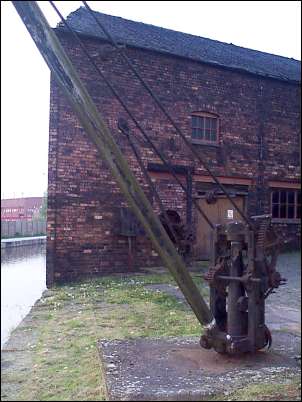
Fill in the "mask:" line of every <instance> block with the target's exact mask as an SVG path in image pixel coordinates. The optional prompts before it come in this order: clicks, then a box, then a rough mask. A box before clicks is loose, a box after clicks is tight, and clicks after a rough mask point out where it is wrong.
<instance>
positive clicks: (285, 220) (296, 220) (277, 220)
mask: <svg viewBox="0 0 302 402" xmlns="http://www.w3.org/2000/svg"><path fill="white" fill-rule="evenodd" d="M281 191H284V192H285V193H286V200H285V202H284V203H282V202H281V199H280V197H281ZM299 191H300V197H301V189H299V188H272V189H271V195H270V211H271V214H272V222H273V223H299V222H300V221H301V217H297V215H298V206H299V205H300V208H301V204H298V193H299ZM275 192H278V193H279V198H278V202H273V194H274V193H275ZM289 192H293V193H294V202H293V203H289V202H288V198H289V197H288V193H289ZM273 205H278V209H279V211H278V212H279V213H278V215H279V217H278V218H274V217H273ZM282 205H284V206H285V208H286V217H285V218H281V217H280V215H281V213H280V209H281V206H282ZM289 205H293V207H294V217H293V218H288V210H289ZM300 214H301V212H300Z"/></svg>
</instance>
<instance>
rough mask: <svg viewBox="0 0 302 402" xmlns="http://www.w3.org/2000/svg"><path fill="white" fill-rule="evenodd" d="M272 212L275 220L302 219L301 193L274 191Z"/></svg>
mask: <svg viewBox="0 0 302 402" xmlns="http://www.w3.org/2000/svg"><path fill="white" fill-rule="evenodd" d="M271 212H272V218H273V219H300V218H301V191H300V190H273V191H272V203H271Z"/></svg>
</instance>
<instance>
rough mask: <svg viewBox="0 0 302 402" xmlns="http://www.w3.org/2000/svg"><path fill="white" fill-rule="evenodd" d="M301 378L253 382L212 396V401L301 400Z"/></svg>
mask: <svg viewBox="0 0 302 402" xmlns="http://www.w3.org/2000/svg"><path fill="white" fill-rule="evenodd" d="M300 400H301V378H300V377H299V376H296V377H294V378H291V379H287V380H286V381H284V379H279V382H278V381H276V382H275V383H271V384H253V385H248V386H246V387H245V388H243V389H239V390H238V391H235V392H232V393H229V394H228V395H219V396H215V397H213V398H211V401H300Z"/></svg>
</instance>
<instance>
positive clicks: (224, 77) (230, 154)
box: [47, 37, 300, 285]
mask: <svg viewBox="0 0 302 402" xmlns="http://www.w3.org/2000/svg"><path fill="white" fill-rule="evenodd" d="M61 40H62V41H63V44H64V46H65V48H66V50H67V52H68V54H69V56H70V57H71V59H72V61H73V62H74V64H75V66H76V67H77V69H78V72H79V74H80V77H81V78H82V80H83V81H84V82H85V84H86V86H87V89H88V91H89V92H90V94H91V96H92V98H93V99H94V101H95V102H96V104H97V106H98V108H99V110H100V112H101V114H102V116H104V118H105V121H106V122H107V124H108V126H109V128H110V130H111V132H112V134H113V136H114V138H115V139H116V141H117V143H118V144H119V145H120V147H121V148H122V150H123V153H124V154H125V155H126V156H127V158H128V161H129V163H130V165H131V167H132V169H133V170H134V171H135V172H136V175H137V177H138V178H139V181H140V183H141V184H142V185H143V186H144V188H145V189H146V191H147V192H148V186H147V185H146V183H145V181H144V179H143V177H142V174H141V172H140V169H139V167H138V165H137V163H136V161H135V159H134V157H133V156H132V154H131V151H130V147H129V145H128V144H127V140H126V138H124V137H122V135H121V134H120V133H119V132H118V129H117V120H118V118H121V117H122V118H124V119H126V120H127V122H128V123H129V126H130V129H131V132H132V133H133V134H135V135H138V136H139V137H140V138H142V137H141V136H140V134H139V132H138V130H137V129H135V127H134V125H133V123H132V122H131V120H130V118H129V117H128V116H127V114H126V112H125V111H124V110H123V109H122V106H121V105H120V104H119V102H118V100H117V99H116V98H115V97H114V96H113V95H112V93H111V92H110V90H109V89H108V87H107V86H106V84H105V83H104V82H103V81H102V79H101V78H100V77H99V76H98V75H97V73H96V72H95V70H94V68H93V66H92V65H91V64H90V63H89V62H88V61H87V60H86V58H85V56H83V54H82V53H81V50H80V49H79V48H78V47H77V46H75V45H74V43H73V41H72V40H71V39H68V38H67V37H64V38H63V37H61ZM86 44H87V46H88V50H89V53H90V54H91V55H93V57H94V60H95V61H96V62H97V64H98V66H99V67H101V68H102V70H103V71H104V74H105V75H106V77H107V78H109V79H110V80H111V82H112V83H113V84H114V87H115V88H116V89H117V90H118V92H119V94H120V95H121V96H122V97H123V99H124V100H125V102H126V104H127V106H128V107H129V108H130V109H131V111H132V112H133V113H134V115H135V117H136V119H137V120H138V121H139V122H140V123H141V125H142V126H143V127H144V129H145V130H146V131H147V133H148V135H149V136H150V138H151V139H152V140H153V141H154V142H155V143H156V145H157V146H158V147H159V148H160V149H161V150H162V151H164V152H165V154H166V155H167V156H168V157H170V161H171V162H172V163H173V164H176V165H177V164H178V165H187V166H192V167H194V171H195V174H203V175H204V174H205V173H206V172H205V170H204V168H203V167H202V166H200V163H199V162H198V161H196V160H193V158H192V156H191V154H190V152H189V151H188V149H187V148H186V146H185V145H184V144H183V142H182V141H181V139H180V138H179V137H178V136H177V135H176V134H175V132H174V130H173V128H172V127H171V125H170V124H169V122H168V121H167V119H166V118H165V117H164V116H163V115H162V113H161V112H160V111H159V109H158V108H157V107H156V106H155V104H154V102H153V101H152V100H151V98H150V96H149V95H148V94H147V93H146V91H145V90H143V88H142V87H141V84H140V83H139V82H138V81H137V79H136V78H135V77H133V74H132V73H131V72H129V69H128V68H127V66H126V65H125V64H124V63H123V62H122V61H121V59H120V56H118V54H117V52H116V51H115V50H113V49H112V48H111V47H110V46H109V45H108V44H106V43H101V42H99V41H96V40H92V39H87V40H86ZM127 53H128V55H129V57H130V59H131V60H132V61H133V63H134V64H135V65H136V66H137V68H138V69H139V71H140V73H141V74H142V76H143V78H144V79H145V80H146V81H147V82H148V83H149V84H150V86H151V87H152V89H153V90H154V92H155V93H156V94H157V96H158V97H159V98H160V100H161V102H162V103H163V105H164V106H165V107H166V109H167V110H168V111H169V113H170V114H171V115H172V117H173V119H174V120H175V121H176V123H177V124H178V125H179V127H180V128H181V130H182V131H183V133H184V134H185V135H186V136H187V138H190V135H191V120H190V116H191V113H192V112H194V111H210V112H214V113H217V114H218V115H219V119H220V136H219V146H218V147H211V146H198V145H196V149H198V150H200V152H202V153H203V154H204V155H205V157H206V160H207V161H208V163H209V164H210V166H211V168H212V170H213V172H214V173H215V174H216V175H218V176H228V177H230V176H232V177H241V178H242V177H243V178H248V179H252V186H251V187H250V188H249V192H250V194H249V198H248V210H249V213H263V212H269V196H268V191H267V189H268V185H267V182H268V180H284V181H297V180H298V179H299V174H300V170H299V168H298V165H299V153H298V152H299V151H298V149H299V148H298V146H299V144H298V140H299V116H300V114H299V110H300V109H299V87H298V86H295V85H292V84H288V83H286V82H282V81H277V80H271V79H265V78H261V77H257V76H253V75H250V74H243V73H237V72H234V71H229V70H226V69H223V68H214V67H211V66H207V65H205V64H202V63H197V62H193V61H190V60H186V59H181V58H177V57H173V56H169V55H163V54H158V53H154V52H150V51H143V50H138V49H127ZM260 137H261V138H260ZM260 139H261V140H262V143H263V149H262V152H263V160H262V161H261V160H260V159H259V155H260V146H259V143H260ZM138 143H139V144H140V152H141V155H142V157H143V159H144V161H145V163H146V164H147V162H155V163H160V160H159V159H158V158H157V157H156V156H154V154H153V152H152V150H151V149H150V148H149V147H148V146H146V144H145V143H144V142H143V141H142V140H140V141H139V142H138ZM289 161H290V163H289ZM195 187H196V186H195V184H194V183H193V194H194V191H196V188H195ZM157 188H158V190H159V193H160V195H161V198H162V199H163V202H164V204H165V205H167V207H169V208H173V209H177V210H178V211H179V212H180V213H181V215H182V217H183V218H185V213H186V205H185V199H186V198H185V195H184V194H182V192H181V190H180V188H179V186H177V185H176V184H174V181H170V183H168V185H167V182H165V181H163V182H162V184H161V183H159V182H158V181H157ZM176 194H177V197H176ZM260 201H261V204H260ZM121 206H126V203H125V200H124V197H123V195H122V194H121V193H120V191H119V189H118V187H117V185H116V183H115V181H114V179H113V178H112V177H111V175H110V173H109V172H108V170H107V167H106V164H105V163H104V162H103V161H101V160H100V157H99V156H98V154H97V151H96V149H95V147H94V146H93V144H92V143H91V142H90V140H89V139H88V138H87V136H86V134H85V132H84V130H83V129H82V127H81V125H80V124H79V122H78V120H77V118H76V117H75V115H74V113H73V112H72V111H71V108H70V107H69V106H68V104H67V101H66V100H65V98H64V96H63V95H62V94H61V92H60V90H59V89H58V88H57V85H56V84H55V83H54V82H53V81H52V82H51V97H50V139H49V188H48V242H47V249H48V253H47V282H48V285H51V284H52V283H53V282H61V281H66V280H72V279H76V278H78V277H81V276H83V275H88V276H90V275H92V274H98V273H109V272H119V271H127V270H128V240H127V238H126V237H123V236H120V235H119V234H118V227H119V225H118V222H119V209H120V207H121ZM154 206H155V204H154ZM291 228H292V229H291ZM289 230H293V231H294V232H296V231H297V225H292V226H291V227H290V229H289ZM134 249H135V261H136V267H140V266H147V265H150V264H154V263H158V260H157V258H156V257H155V256H154V255H152V253H151V246H150V243H149V241H148V240H147V239H146V238H145V236H142V235H141V236H138V237H137V239H136V244H135V246H134Z"/></svg>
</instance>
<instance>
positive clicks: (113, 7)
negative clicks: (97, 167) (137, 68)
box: [1, 1, 301, 198]
mask: <svg viewBox="0 0 302 402" xmlns="http://www.w3.org/2000/svg"><path fill="white" fill-rule="evenodd" d="M38 3H39V5H40V7H41V8H42V10H43V12H44V13H45V16H46V17H47V19H48V21H49V22H50V24H51V25H52V26H55V24H56V23H57V22H58V18H57V17H56V15H54V12H53V10H52V8H51V7H50V6H49V4H48V2H46V1H43V2H41V1H39V2H38ZM56 4H57V6H58V8H59V9H60V10H61V12H62V13H63V15H64V16H66V15H68V14H69V13H70V12H71V11H74V10H76V9H77V8H78V7H80V5H81V2H80V1H57V2H56ZM89 4H90V6H91V7H92V8H93V9H94V10H97V11H101V12H104V13H106V14H111V15H116V16H120V17H124V18H128V19H132V20H134V21H140V22H145V23H149V24H153V25H157V26H162V27H164V28H170V29H174V30H177V31H182V32H186V33H190V34H193V35H198V36H203V37H206V38H210V39H216V40H219V41H222V42H227V43H233V44H235V45H239V46H243V47H247V48H250V49H256V50H261V51H264V52H269V53H273V54H278V55H281V56H285V57H293V58H295V59H298V60H301V3H300V1H176V2H173V1H167V2H166V1H140V2H138V1H122V2H120V1H90V2H89ZM1 56H2V57H1V71H2V74H1V83H2V86H1V97H2V102H1V109H2V110H1V112H2V119H1V145H2V146H1V198H9V197H19V196H22V195H23V196H40V195H43V193H44V191H46V189H47V153H48V119H49V77H50V73H49V70H48V68H47V66H46V64H45V62H44V60H43V59H42V56H40V54H39V52H38V50H37V49H36V47H35V45H34V43H33V41H32V39H31V37H30V36H29V34H28V33H27V31H26V29H25V27H24V25H23V23H22V22H21V20H20V17H19V16H18V15H17V13H16V11H15V9H14V7H13V5H12V3H11V2H9V1H1Z"/></svg>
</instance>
